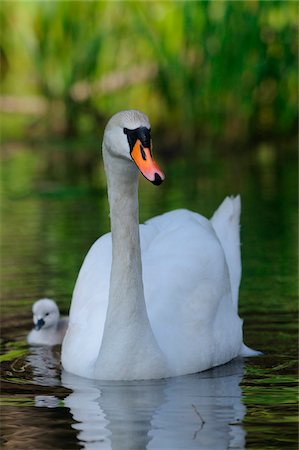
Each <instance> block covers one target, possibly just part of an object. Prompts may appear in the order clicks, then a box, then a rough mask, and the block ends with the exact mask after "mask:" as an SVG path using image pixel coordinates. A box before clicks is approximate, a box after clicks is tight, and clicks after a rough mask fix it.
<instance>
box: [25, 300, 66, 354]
mask: <svg viewBox="0 0 299 450" xmlns="http://www.w3.org/2000/svg"><path fill="white" fill-rule="evenodd" d="M32 313H33V323H34V328H33V329H32V330H31V331H30V333H29V334H28V336H27V341H28V344H30V345H57V344H61V342H62V340H63V338H64V335H65V332H66V329H67V325H68V319H67V318H65V317H62V318H60V313H59V308H58V306H57V304H56V303H55V302H54V300H51V299H49V298H41V299H40V300H37V301H36V302H35V303H34V304H33V306H32Z"/></svg>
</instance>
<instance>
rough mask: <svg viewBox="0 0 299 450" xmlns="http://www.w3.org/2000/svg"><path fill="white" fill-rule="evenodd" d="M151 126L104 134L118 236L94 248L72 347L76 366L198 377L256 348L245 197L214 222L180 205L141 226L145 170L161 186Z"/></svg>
mask: <svg viewBox="0 0 299 450" xmlns="http://www.w3.org/2000/svg"><path fill="white" fill-rule="evenodd" d="M151 147H152V143H151V136H150V123H149V120H148V118H147V116H146V115H145V114H143V113H141V112H140V111H136V110H130V111H123V112H119V113H117V114H115V115H114V116H113V117H112V118H111V119H110V121H109V122H108V124H107V126H106V128H105V132H104V138H103V147H102V149H103V159H104V166H105V171H106V175H107V179H108V198H109V204H110V217H111V230H112V231H111V233H108V234H106V235H104V236H102V237H101V238H100V239H98V240H97V241H96V242H95V244H94V245H93V246H92V247H91V249H90V251H89V253H88V255H87V256H86V258H85V261H84V263H83V265H82V268H81V270H80V273H79V276H78V280H77V283H76V286H75V290H74V294H73V299H72V304H71V309H70V322H69V327H68V330H67V333H66V336H65V339H64V341H63V344H62V355H61V360H62V365H63V367H64V369H65V370H66V371H68V372H71V373H74V374H76V375H80V376H83V377H87V378H94V379H103V380H133V379H151V378H152V379H154V378H163V377H169V376H176V375H184V374H190V373H195V372H198V371H202V370H205V369H208V368H210V367H213V366H217V365H220V364H223V363H226V362H228V361H230V360H231V359H232V358H234V357H236V356H238V355H240V354H242V355H246V356H249V355H250V354H254V352H253V351H252V350H250V349H248V348H247V347H246V346H245V345H244V344H243V338H242V321H241V319H240V318H239V316H238V311H237V309H238V290H239V284H240V276H241V260H240V242H239V216H240V198H239V197H236V198H226V199H225V200H224V202H223V203H222V205H221V206H220V207H219V209H218V210H217V211H216V212H215V214H214V215H213V217H212V219H211V220H208V219H206V218H204V217H203V216H201V215H199V214H196V213H194V212H191V211H187V210H176V211H171V212H168V213H166V214H163V215H161V216H158V217H154V218H153V219H151V220H149V221H147V222H146V223H145V224H144V225H139V222H138V169H139V170H140V171H141V173H142V174H143V175H144V176H145V178H147V179H148V180H149V181H151V182H152V183H153V184H156V185H159V184H160V183H162V181H163V180H164V174H163V172H162V171H161V170H160V168H159V167H158V165H157V164H156V162H155V161H154V160H153V157H152V152H151Z"/></svg>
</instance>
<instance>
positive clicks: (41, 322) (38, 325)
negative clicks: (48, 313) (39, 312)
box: [34, 319, 45, 331]
mask: <svg viewBox="0 0 299 450" xmlns="http://www.w3.org/2000/svg"><path fill="white" fill-rule="evenodd" d="M44 325H45V321H44V319H38V321H37V322H36V324H35V327H34V328H35V329H36V330H37V331H38V330H40V329H41V327H43V326H44Z"/></svg>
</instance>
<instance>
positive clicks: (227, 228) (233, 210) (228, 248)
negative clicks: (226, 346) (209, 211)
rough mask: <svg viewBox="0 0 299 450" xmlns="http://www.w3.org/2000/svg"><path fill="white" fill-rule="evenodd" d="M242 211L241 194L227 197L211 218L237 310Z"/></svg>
mask: <svg viewBox="0 0 299 450" xmlns="http://www.w3.org/2000/svg"><path fill="white" fill-rule="evenodd" d="M240 213H241V199H240V196H239V195H238V196H237V197H226V198H225V199H224V201H223V202H222V203H221V205H220V206H219V208H218V209H217V210H216V211H215V212H214V214H213V217H212V218H211V222H212V225H213V228H214V230H215V232H216V234H217V237H218V239H219V240H220V242H221V245H222V248H223V250H224V254H225V258H226V262H227V265H228V270H229V277H230V283H231V290H232V299H233V304H234V306H235V307H236V310H237V309H238V295H239V286H240V281H241V254H240Z"/></svg>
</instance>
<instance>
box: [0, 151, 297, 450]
mask: <svg viewBox="0 0 299 450" xmlns="http://www.w3.org/2000/svg"><path fill="white" fill-rule="evenodd" d="M81 148H84V147H83V144H82V147H81ZM196 154H197V156H196V157H195V155H196ZM157 159H158V160H159V159H160V160H161V158H159V156H158V155H157ZM164 159H165V161H164V162H163V163H162V164H161V165H162V166H163V168H164V169H165V172H166V174H167V181H166V182H165V183H164V184H163V185H161V186H160V187H159V188H157V187H154V186H152V185H150V184H149V183H146V182H145V181H144V180H143V179H141V180H140V216H141V221H143V220H146V219H147V218H149V217H151V216H153V215H156V214H159V213H161V212H163V211H166V210H170V209H174V208H179V207H187V208H189V209H193V210H197V211H200V212H201V213H202V214H204V215H207V216H210V215H211V214H212V212H213V210H214V209H215V208H216V207H217V206H218V204H219V203H220V202H221V201H222V199H223V197H224V196H225V195H227V194H231V193H232V194H235V193H238V192H239V193H241V196H242V204H243V211H242V229H241V232H242V257H243V278H242V286H241V292H240V308H239V309H240V316H241V317H243V318H244V333H245V341H246V343H247V345H249V346H252V347H254V348H256V349H259V350H262V351H263V352H264V354H263V356H260V357H256V358H251V359H247V360H242V359H237V360H234V361H232V362H230V363H229V364H226V365H224V366H222V367H218V368H214V369H212V370H210V371H206V372H203V373H200V374H195V375H190V376H186V377H178V378H173V379H168V380H159V381H146V382H130V383H128V382H95V381H90V380H85V379H82V378H79V377H75V376H72V375H70V374H67V373H64V372H61V367H60V362H59V360H60V358H59V347H54V348H43V347H36V348H33V347H32V348H30V347H28V346H27V344H26V341H25V337H26V334H27V332H28V331H29V330H30V328H31V311H30V309H31V304H32V302H33V301H35V300H36V299H37V298H40V297H42V296H49V297H53V298H55V299H57V300H58V303H59V305H60V307H61V309H62V311H63V312H64V313H67V311H68V307H69V302H70V297H71V292H72V289H73V286H74V283H75V280H76V276H77V273H78V270H79V267H80V265H81V263H82V260H83V258H84V256H85V254H86V252H87V250H88V248H89V247H90V245H91V244H92V243H93V241H94V240H95V239H96V238H97V237H98V236H99V235H100V234H102V233H104V232H106V231H107V230H108V229H109V218H108V207H107V201H106V191H105V179H104V175H103V171H102V165H101V163H100V158H99V155H98V150H97V149H96V148H94V149H92V148H91V150H89V151H88V150H81V149H80V148H79V149H78V148H77V149H76V148H73V147H70V148H65V147H64V146H61V145H56V146H46V145H42V146H24V145H22V146H17V145H12V144H11V145H5V146H3V154H2V202H1V208H2V219H1V225H2V226H1V234H2V241H1V243H2V249H1V257H2V270H1V299H2V302H1V304H2V307H1V309H2V320H1V331H2V333H1V344H2V347H1V349H2V357H1V358H2V391H1V400H2V408H1V414H2V446H3V448H4V449H6V448H7V449H9V448H14V449H22V450H23V449H24V448H28V449H36V450H44V449H52V448H55V449H63V450H64V449H74V448H86V449H114V450H115V449H116V450H118V449H120V450H126V449H134V450H142V449H159V450H164V449H171V450H175V449H185V450H189V449H190V450H191V449H202V450H209V449H211V450H217V449H228V448H234V449H235V448H238V449H244V448H250V449H251V448H252V449H268V448H269V449H273V448H277V449H281V448H287V449H293V448H294V449H295V448H296V449H297V425H296V414H297V407H296V396H297V389H296V378H297V323H296V320H297V190H296V189H297V186H296V181H297V173H296V157H295V155H294V152H292V151H289V150H287V149H286V148H283V149H278V148H275V147H273V146H269V145H260V146H258V147H257V148H254V149H251V150H250V151H249V150H248V151H245V150H244V151H242V152H241V151H240V152H238V153H235V154H233V155H232V154H228V153H225V152H221V151H220V152H219V153H218V154H217V158H216V156H215V153H214V152H213V151H212V150H210V149H208V148H206V149H202V148H198V149H194V150H193V151H192V152H190V154H189V155H188V156H187V155H185V154H180V155H178V156H176V157H175V158H174V157H173V158H170V157H167V158H166V157H165V158H164Z"/></svg>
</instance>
